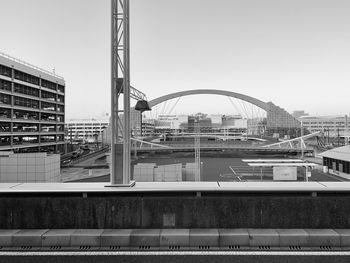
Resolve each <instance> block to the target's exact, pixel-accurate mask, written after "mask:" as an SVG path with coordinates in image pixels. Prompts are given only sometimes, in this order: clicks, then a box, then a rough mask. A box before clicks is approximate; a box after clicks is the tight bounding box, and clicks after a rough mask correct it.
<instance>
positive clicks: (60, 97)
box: [57, 95, 64, 103]
mask: <svg viewBox="0 0 350 263" xmlns="http://www.w3.org/2000/svg"><path fill="white" fill-rule="evenodd" d="M57 101H58V102H63V103H64V96H62V95H58V98H57Z"/></svg>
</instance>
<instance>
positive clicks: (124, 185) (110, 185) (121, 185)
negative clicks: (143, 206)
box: [105, 181, 136, 187]
mask: <svg viewBox="0 0 350 263" xmlns="http://www.w3.org/2000/svg"><path fill="white" fill-rule="evenodd" d="M135 184H136V182H135V181H130V183H128V184H109V185H105V187H133V186H135Z"/></svg>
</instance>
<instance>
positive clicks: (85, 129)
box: [66, 119, 109, 142]
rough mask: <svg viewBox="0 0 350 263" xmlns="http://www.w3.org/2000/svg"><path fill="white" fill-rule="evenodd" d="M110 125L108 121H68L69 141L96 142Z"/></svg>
mask: <svg viewBox="0 0 350 263" xmlns="http://www.w3.org/2000/svg"><path fill="white" fill-rule="evenodd" d="M108 125H109V120H108V119H70V120H67V124H66V128H67V140H74V141H77V140H83V141H88V142H94V141H96V140H97V138H98V137H99V135H100V134H102V132H103V131H104V129H105V128H107V127H108Z"/></svg>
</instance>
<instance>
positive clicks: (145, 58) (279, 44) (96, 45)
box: [0, 0, 350, 118]
mask: <svg viewBox="0 0 350 263" xmlns="http://www.w3.org/2000/svg"><path fill="white" fill-rule="evenodd" d="M109 7H110V1H109V0H0V8H1V15H0V25H1V30H0V33H1V35H0V40H1V41H0V51H2V52H5V53H8V54H9V55H12V56H14V57H18V58H20V59H22V60H25V61H28V62H30V63H32V64H34V65H36V66H40V67H42V68H45V69H48V70H52V69H53V68H55V71H56V73H57V74H59V75H62V76H63V77H64V78H65V80H66V86H67V88H66V91H67V93H66V115H67V118H87V117H92V116H99V115H102V114H103V113H106V112H109V111H110V76H109V74H110V69H109V66H110V17H109V15H110V10H109ZM349 14H350V1H349V0H215V1H212V0H131V14H130V19H131V83H132V85H133V86H135V87H136V88H138V89H140V90H142V91H143V92H145V93H146V94H147V96H148V98H149V99H152V98H156V97H158V96H160V95H165V94H168V93H171V92H175V91H180V90H188V89H203V88H208V89H224V90H230V91H234V92H239V93H243V94H246V95H250V96H253V97H256V98H258V99H260V100H262V101H266V102H267V101H272V102H274V103H275V104H276V105H278V106H281V107H283V108H285V109H286V110H287V111H289V112H291V111H293V110H305V111H307V112H309V113H311V114H318V115H331V114H332V115H333V114H349V113H350V107H349V95H350V74H349V72H350V29H349V28H350V15H349ZM184 101H185V102H186V103H182V104H181V107H180V106H179V108H178V109H177V110H176V111H177V112H197V111H201V112H206V113H220V112H221V113H228V112H230V111H231V109H232V105H231V104H230V103H229V101H228V100H227V98H220V96H198V97H192V98H191V97H189V98H188V99H186V100H184ZM223 101H225V103H224V102H223Z"/></svg>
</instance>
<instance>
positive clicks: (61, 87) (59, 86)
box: [58, 84, 65, 93]
mask: <svg viewBox="0 0 350 263" xmlns="http://www.w3.org/2000/svg"><path fill="white" fill-rule="evenodd" d="M64 89H65V87H64V86H62V85H60V84H58V91H59V92H61V93H64Z"/></svg>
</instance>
